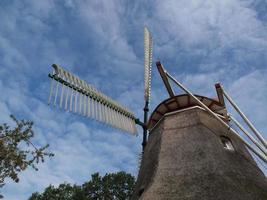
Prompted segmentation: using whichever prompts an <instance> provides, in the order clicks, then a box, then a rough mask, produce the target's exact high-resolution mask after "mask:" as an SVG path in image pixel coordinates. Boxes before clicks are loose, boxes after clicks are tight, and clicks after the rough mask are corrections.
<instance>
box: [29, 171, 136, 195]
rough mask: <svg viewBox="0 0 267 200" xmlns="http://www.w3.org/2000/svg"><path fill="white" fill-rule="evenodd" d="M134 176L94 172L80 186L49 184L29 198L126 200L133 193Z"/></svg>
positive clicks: (123, 173) (122, 173)
mask: <svg viewBox="0 0 267 200" xmlns="http://www.w3.org/2000/svg"><path fill="white" fill-rule="evenodd" d="M134 184H135V178H134V177H133V176H132V175H131V174H128V173H125V172H117V173H109V174H106V175H105V176H103V177H101V176H100V175H99V173H94V174H92V176H91V180H90V181H88V182H85V183H84V184H82V185H81V186H78V185H73V186H71V185H70V184H67V183H64V184H60V185H59V186H58V188H55V187H54V186H52V185H50V186H48V187H47V188H46V189H45V191H44V192H43V193H42V194H39V193H37V192H35V193H33V194H32V195H31V197H30V198H29V200H48V199H49V200H101V199H104V200H113V199H114V200H127V199H130V198H131V196H132V193H133V188H134Z"/></svg>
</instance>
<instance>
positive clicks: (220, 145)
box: [48, 28, 267, 200]
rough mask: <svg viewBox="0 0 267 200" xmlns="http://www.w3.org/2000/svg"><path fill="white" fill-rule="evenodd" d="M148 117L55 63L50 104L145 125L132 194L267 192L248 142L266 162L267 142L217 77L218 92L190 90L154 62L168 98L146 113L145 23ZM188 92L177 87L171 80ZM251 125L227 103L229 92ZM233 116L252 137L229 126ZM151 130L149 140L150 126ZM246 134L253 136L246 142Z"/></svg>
mask: <svg viewBox="0 0 267 200" xmlns="http://www.w3.org/2000/svg"><path fill="white" fill-rule="evenodd" d="M144 52H145V56H144V57H145V61H144V67H145V73H144V74H145V75H144V80H145V84H144V89H145V90H144V100H145V106H144V109H143V110H144V119H143V122H141V121H140V120H139V119H137V118H136V117H135V115H134V113H133V112H131V111H130V110H129V109H127V108H125V107H124V106H122V105H120V104H119V103H118V102H116V101H114V100H112V99H111V98H109V97H107V96H106V95H105V94H103V93H101V92H99V91H98V90H97V89H95V88H94V87H93V86H92V85H90V84H88V83H86V82H85V81H83V80H81V79H80V78H78V77H77V76H75V75H73V74H72V73H70V72H68V71H66V70H65V69H63V68H62V67H59V66H58V65H55V64H54V65H52V67H53V72H52V74H49V77H50V78H51V89H50V95H49V100H48V102H49V104H52V105H59V107H60V108H63V109H65V110H69V111H70V112H73V113H77V114H80V115H83V116H86V117H88V118H91V119H95V120H98V121H100V122H103V123H105V124H108V125H110V126H113V127H115V128H118V129H121V130H123V131H125V132H128V133H131V134H133V135H135V134H137V130H136V124H138V125H140V126H141V127H142V128H143V142H142V146H143V154H142V161H141V166H140V170H139V175H138V179H137V184H136V188H135V191H134V195H133V199H149V200H150V199H181V200H184V199H190V200H197V199H207V200H211V199H212V200H214V199H230V200H237V199H240V200H241V199H242V200H252V199H259V200H266V199H267V181H266V177H265V176H264V174H263V173H262V172H261V170H260V169H259V168H258V166H257V164H256V163H255V161H254V159H253V158H252V156H251V154H250V153H249V151H248V149H249V150H250V151H251V152H252V153H253V154H254V155H255V156H257V157H258V158H259V159H261V161H263V162H264V163H265V164H266V163H267V143H266V141H265V139H264V138H263V137H262V135H261V134H260V133H259V131H258V130H257V129H256V128H255V127H254V126H253V125H252V124H251V122H250V121H249V120H248V119H247V117H246V116H245V115H244V114H243V113H242V112H241V110H240V109H239V108H238V106H237V105H236V103H235V102H234V101H233V100H232V99H231V97H230V96H229V95H228V94H227V93H226V91H225V90H224V89H223V87H222V86H221V85H220V84H216V85H215V87H216V92H217V95H218V98H217V99H212V98H208V97H205V96H201V95H194V94H192V93H191V92H190V91H189V90H188V89H187V88H186V87H185V86H183V85H182V84H181V83H180V82H179V81H177V80H176V79H175V78H174V77H172V76H171V75H170V74H169V73H168V72H167V71H166V70H165V69H164V67H163V66H162V64H161V63H160V62H159V61H158V62H157V63H156V65H157V68H158V71H159V73H160V75H161V78H162V80H163V83H164V85H165V87H166V89H167V92H168V94H169V96H170V97H169V98H168V99H166V100H164V101H163V102H161V103H160V104H159V105H158V106H157V107H156V108H155V110H154V111H153V112H152V114H151V115H150V117H149V120H148V112H149V101H150V82H151V65H152V37H151V35H150V33H149V31H148V29H147V28H145V30H144ZM170 80H171V81H173V82H174V83H175V84H176V85H177V86H179V87H180V88H181V89H182V90H183V91H184V92H185V94H181V95H176V94H175V93H174V91H173V89H172V87H171V84H170V82H169V81H170ZM224 98H226V99H227V100H228V101H229V103H230V105H232V106H233V107H234V109H235V110H236V111H237V112H238V113H239V114H240V116H241V117H242V118H243V120H244V122H245V123H246V124H247V125H248V127H249V128H250V129H251V130H250V131H252V132H253V134H254V135H255V136H256V138H255V137H254V136H252V134H251V133H250V132H249V131H247V130H246V129H245V128H244V127H243V126H242V125H241V124H240V123H239V122H238V121H237V120H235V119H234V118H233V117H232V116H231V115H230V114H229V113H228V112H227V109H226V104H225V99H224ZM230 121H231V122H232V123H234V124H235V126H236V127H237V128H239V131H240V132H242V133H243V134H245V135H246V137H247V140H245V139H243V137H242V135H241V134H240V133H239V132H238V131H236V130H235V129H233V128H232V126H230ZM148 133H149V137H148V141H147V134H148ZM248 140H249V142H247V141H248Z"/></svg>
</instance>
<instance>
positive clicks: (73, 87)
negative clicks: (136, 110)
mask: <svg viewBox="0 0 267 200" xmlns="http://www.w3.org/2000/svg"><path fill="white" fill-rule="evenodd" d="M52 67H53V72H52V74H49V75H48V76H49V77H50V78H51V88H50V94H49V99H48V104H51V103H52V104H53V105H55V106H56V105H57V104H59V107H60V108H63V107H64V108H65V110H69V111H70V112H74V113H77V114H81V115H83V116H85V117H88V118H91V119H95V120H97V121H100V122H103V123H105V124H108V125H110V126H113V127H114V128H118V129H121V130H123V131H126V132H128V133H131V134H134V135H136V134H137V130H136V126H135V116H134V114H133V113H132V112H131V111H129V110H128V109H127V108H125V107H123V106H122V105H120V104H119V103H117V102H116V101H114V100H112V99H111V98H109V97H107V96H106V95H105V94H103V93H101V92H99V91H97V89H95V88H94V87H93V86H92V85H90V84H88V83H86V82H85V81H84V80H81V79H80V78H78V77H77V76H75V75H73V74H71V73H70V72H68V71H67V70H65V69H63V68H62V67H59V66H58V65H56V64H53V65H52ZM54 83H55V84H56V85H55V86H54ZM59 85H61V91H59V90H60V89H59ZM54 89H55V92H54ZM59 92H60V94H59ZM59 95H60V97H59V99H58V96H59ZM58 101H59V102H58Z"/></svg>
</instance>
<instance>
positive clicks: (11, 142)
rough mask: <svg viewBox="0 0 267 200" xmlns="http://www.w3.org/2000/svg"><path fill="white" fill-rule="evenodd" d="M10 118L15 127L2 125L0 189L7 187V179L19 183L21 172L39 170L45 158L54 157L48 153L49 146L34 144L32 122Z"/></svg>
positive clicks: (0, 134) (0, 133) (0, 130)
mask: <svg viewBox="0 0 267 200" xmlns="http://www.w3.org/2000/svg"><path fill="white" fill-rule="evenodd" d="M10 117H11V118H12V120H13V121H14V122H15V127H10V126H8V125H7V124H3V125H0V187H3V186H4V185H5V179H6V178H11V179H12V180H14V181H15V182H18V181H19V177H18V174H19V173H20V172H21V171H24V170H26V169H27V168H28V167H32V168H33V169H35V170H38V168H37V164H38V163H39V162H44V159H45V157H52V156H54V154H53V153H50V152H46V150H47V148H48V146H49V145H48V144H47V145H45V146H43V147H40V148H37V147H36V146H35V145H34V144H33V143H32V141H31V139H32V138H33V137H34V132H33V130H32V127H33V122H32V121H25V120H17V119H16V118H15V117H14V116H13V115H11V116H10Z"/></svg>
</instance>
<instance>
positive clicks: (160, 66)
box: [156, 61, 174, 97]
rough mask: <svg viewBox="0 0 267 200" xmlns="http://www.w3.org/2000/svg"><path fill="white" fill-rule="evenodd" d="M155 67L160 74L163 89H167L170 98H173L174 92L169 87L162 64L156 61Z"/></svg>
mask: <svg viewBox="0 0 267 200" xmlns="http://www.w3.org/2000/svg"><path fill="white" fill-rule="evenodd" d="M156 65H157V68H158V71H159V74H160V76H161V78H162V80H163V83H164V85H165V87H166V89H167V91H168V93H169V95H170V97H174V92H173V90H172V87H171V85H170V83H169V80H168V77H167V76H166V74H165V70H164V67H163V66H162V64H161V63H160V61H157V62H156Z"/></svg>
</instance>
